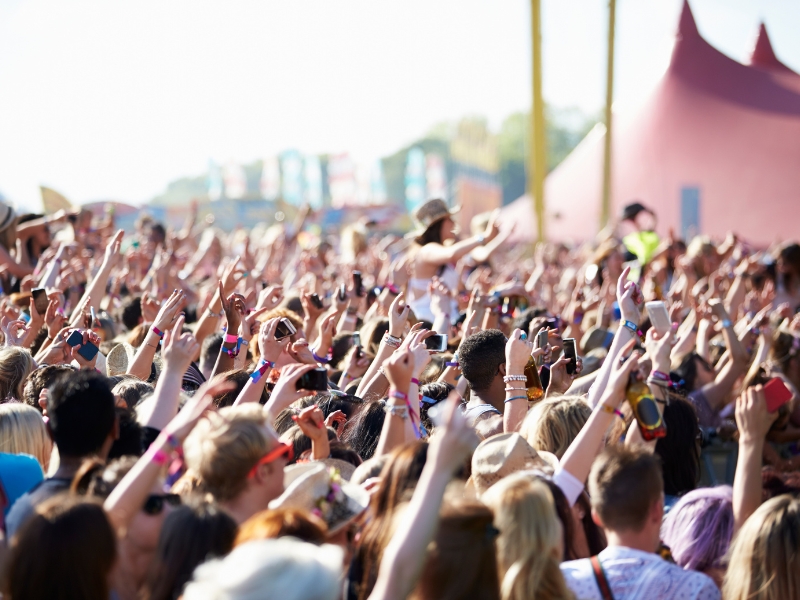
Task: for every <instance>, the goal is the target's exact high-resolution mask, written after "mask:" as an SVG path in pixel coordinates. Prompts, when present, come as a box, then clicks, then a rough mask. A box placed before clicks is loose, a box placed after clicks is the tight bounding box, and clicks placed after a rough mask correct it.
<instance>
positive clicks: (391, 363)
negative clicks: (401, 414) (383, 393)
mask: <svg viewBox="0 0 800 600" xmlns="http://www.w3.org/2000/svg"><path fill="white" fill-rule="evenodd" d="M383 370H384V371H385V372H386V378H387V379H388V380H389V383H390V384H391V386H392V387H393V388H394V389H396V390H397V391H399V392H401V393H403V394H408V388H409V387H411V377H412V375H413V373H414V354H413V353H412V352H411V350H409V349H400V350H398V351H397V352H395V353H394V354H392V356H390V357H389V358H388V359H386V361H385V362H384V363H383Z"/></svg>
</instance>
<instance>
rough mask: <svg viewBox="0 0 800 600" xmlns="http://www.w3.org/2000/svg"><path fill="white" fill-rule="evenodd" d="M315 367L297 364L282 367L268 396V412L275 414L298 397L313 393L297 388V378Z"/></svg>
mask: <svg viewBox="0 0 800 600" xmlns="http://www.w3.org/2000/svg"><path fill="white" fill-rule="evenodd" d="M316 368H317V367H316V365H297V364H294V365H287V366H285V367H283V368H282V369H281V376H280V377H279V378H278V382H277V383H276V384H275V388H274V389H273V390H272V393H271V394H270V396H269V405H270V413H271V414H273V415H277V414H278V413H279V412H280V411H282V410H283V409H284V408H287V407H289V406H291V405H292V404H294V403H295V402H297V401H298V400H300V398H303V397H304V396H308V395H311V394H313V393H314V392H310V391H308V390H298V389H297V380H298V379H300V378H301V377H302V376H303V375H305V374H306V373H308V372H309V371H312V370H314V369H316Z"/></svg>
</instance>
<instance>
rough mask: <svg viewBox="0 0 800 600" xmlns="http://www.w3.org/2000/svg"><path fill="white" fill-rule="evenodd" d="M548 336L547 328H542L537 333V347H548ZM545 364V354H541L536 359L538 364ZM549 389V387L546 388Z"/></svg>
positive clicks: (538, 365)
mask: <svg viewBox="0 0 800 600" xmlns="http://www.w3.org/2000/svg"><path fill="white" fill-rule="evenodd" d="M547 338H548V336H547V329H540V330H539V333H537V334H536V347H537V348H547V344H548V339H547ZM543 364H544V354H542V355H541V356H539V357H538V358H537V359H536V366H537V367H541V366H542V365H543ZM545 389H547V388H545Z"/></svg>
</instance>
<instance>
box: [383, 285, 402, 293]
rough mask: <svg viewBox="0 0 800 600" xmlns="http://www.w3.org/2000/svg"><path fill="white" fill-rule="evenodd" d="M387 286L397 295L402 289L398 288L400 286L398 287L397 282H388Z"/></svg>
mask: <svg viewBox="0 0 800 600" xmlns="http://www.w3.org/2000/svg"><path fill="white" fill-rule="evenodd" d="M386 288H387V289H388V290H389V291H390V292H391V293H393V294H394V295H395V296H397V295H398V294H399V293H400V289H399V288H398V287H397V286H396V285H395V284H393V283H387V284H386Z"/></svg>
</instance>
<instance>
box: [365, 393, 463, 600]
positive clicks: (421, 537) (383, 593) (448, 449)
mask: <svg viewBox="0 0 800 600" xmlns="http://www.w3.org/2000/svg"><path fill="white" fill-rule="evenodd" d="M459 402H460V399H459V397H458V395H457V394H451V395H450V398H448V400H447V406H446V407H445V414H444V420H445V425H444V427H443V429H444V432H443V434H442V435H441V436H437V437H435V438H434V439H433V440H431V442H430V448H429V449H428V460H427V461H426V462H425V466H424V467H423V468H422V474H421V475H420V478H419V482H417V487H416V489H415V490H414V494H413V496H412V497H411V502H409V505H408V507H407V508H406V511H405V513H404V514H403V523H402V525H401V526H399V527H398V528H397V531H396V532H395V535H394V536H393V537H392V539H391V541H390V542H389V545H388V546H387V547H386V551H385V552H384V554H383V560H382V561H381V565H380V568H379V570H378V580H377V581H376V582H375V587H374V589H373V590H372V593H371V594H370V595H369V600H403V599H404V598H406V597H407V596H408V595H409V594H410V593H411V591H412V590H413V589H414V586H415V585H416V583H417V579H418V578H419V575H420V573H421V572H422V567H423V565H424V563H425V559H426V557H427V554H428V553H427V548H428V545H429V544H430V542H431V540H432V539H433V535H434V532H435V531H436V529H437V524H438V522H439V507H440V506H441V504H442V498H443V497H444V492H445V488H446V487H447V484H448V483H449V482H450V478H451V477H452V476H453V472H454V471H455V470H456V469H457V468H458V467H459V466H460V465H462V464H463V462H464V459H465V458H466V457H467V456H468V455H469V453H470V452H472V451H473V450H474V449H475V447H476V446H477V445H478V438H477V436H476V435H475V431H474V430H473V429H472V427H470V426H469V424H468V423H467V420H466V419H465V418H464V416H463V414H462V413H461V411H460V410H459V407H458V405H459Z"/></svg>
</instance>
